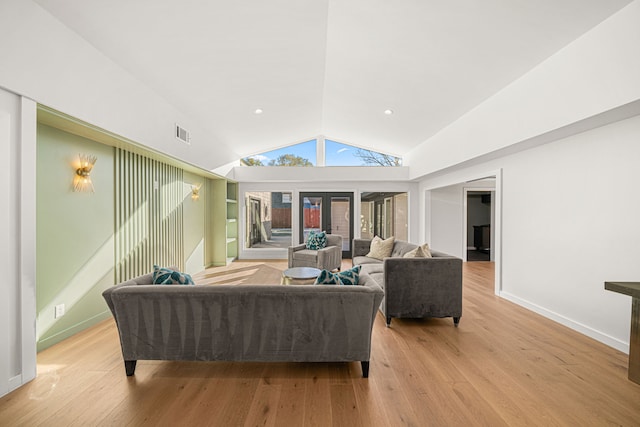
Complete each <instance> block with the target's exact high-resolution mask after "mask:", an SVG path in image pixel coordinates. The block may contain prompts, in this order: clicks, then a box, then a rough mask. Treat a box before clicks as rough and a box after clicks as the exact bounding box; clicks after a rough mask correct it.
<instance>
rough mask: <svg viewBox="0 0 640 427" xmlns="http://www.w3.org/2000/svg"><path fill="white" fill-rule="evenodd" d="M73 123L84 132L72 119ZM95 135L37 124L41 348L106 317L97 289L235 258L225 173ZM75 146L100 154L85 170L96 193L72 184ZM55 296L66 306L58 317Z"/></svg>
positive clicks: (234, 227)
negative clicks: (158, 269) (196, 191)
mask: <svg viewBox="0 0 640 427" xmlns="http://www.w3.org/2000/svg"><path fill="white" fill-rule="evenodd" d="M43 117H46V116H43ZM61 123H62V124H63V125H65V124H66V123H67V122H61ZM54 126H55V124H54ZM71 128H72V129H74V130H76V131H81V132H84V131H86V128H85V127H82V126H80V125H78V124H73V126H71ZM65 129H66V128H65ZM67 130H68V129H67ZM72 132H73V130H72ZM94 134H95V135H87V134H85V136H89V138H93V137H94V136H95V137H96V139H98V140H100V141H101V142H97V141H94V140H92V139H89V138H87V137H85V136H80V135H78V134H76V133H69V132H66V131H64V130H61V129H58V128H57V127H53V126H49V125H47V124H43V123H39V124H38V134H37V159H36V169H37V170H36V180H37V182H36V187H37V190H36V191H37V194H36V203H37V214H36V223H37V226H36V257H37V259H36V274H37V277H36V305H37V312H38V315H37V319H36V330H37V339H38V343H37V348H38V351H41V350H44V349H45V348H47V347H49V346H51V345H54V344H56V343H58V342H60V341H62V340H64V339H66V338H68V337H70V336H72V335H74V334H76V333H78V332H80V331H82V330H83V329H86V328H88V327H90V326H93V325H94V324H96V323H98V322H100V321H102V320H104V319H107V318H110V317H111V312H110V311H109V309H108V307H107V305H106V303H105V302H104V299H103V298H102V292H103V291H104V290H105V289H107V288H108V287H110V286H113V285H114V284H115V283H117V282H119V281H121V280H127V279H128V278H130V277H135V276H137V275H141V274H144V273H146V272H149V271H151V267H152V265H153V264H159V265H163V266H170V265H175V266H177V267H178V268H181V269H184V270H185V271H186V272H188V273H190V274H194V273H198V272H200V271H202V270H204V269H205V268H206V267H210V266H211V265H214V264H216V265H224V263H225V261H226V260H227V259H228V258H229V259H230V258H232V257H235V256H237V249H235V246H234V243H233V242H231V243H229V241H230V240H233V239H230V238H229V237H230V236H237V224H236V222H235V221H232V222H228V221H227V217H228V216H229V215H231V217H232V218H234V219H235V218H237V212H236V211H235V209H237V208H236V206H235V202H233V203H232V208H233V209H231V210H230V211H228V209H227V206H228V204H229V202H227V198H229V197H232V198H235V197H236V196H235V194H233V195H231V196H229V195H228V194H227V192H228V191H227V190H228V189H227V180H226V179H224V178H212V177H210V176H207V175H210V173H209V172H207V171H203V175H204V176H202V175H198V174H197V173H196V172H194V170H193V169H194V168H193V167H190V166H189V165H184V164H182V167H181V166H179V164H178V163H177V162H176V161H175V160H172V159H168V160H166V161H165V160H163V159H161V158H160V156H159V155H158V154H157V153H155V154H154V153H148V154H143V153H142V152H141V150H140V149H139V148H136V147H133V148H132V149H133V150H136V151H137V153H134V152H133V151H128V147H127V148H123V146H118V147H115V146H113V145H110V144H109V143H103V142H104V141H102V140H101V139H100V138H101V137H102V136H104V135H105V134H103V133H101V132H99V131H95V132H94ZM79 154H87V155H93V156H96V157H97V159H98V160H97V162H96V164H95V167H94V168H93V171H92V172H91V178H92V181H93V185H94V187H95V193H91V192H74V191H73V178H74V176H75V171H76V169H77V168H78V163H79V159H78V155H79ZM169 163H171V164H169ZM183 168H184V169H183ZM192 185H202V186H201V188H200V197H199V199H198V200H193V199H192V197H191V194H192V193H191V188H192ZM231 188H232V189H234V191H235V183H232V184H231ZM214 189H215V190H214ZM227 222H228V224H226V223H227ZM230 248H231V250H230ZM119 278H120V279H121V280H119ZM58 304H64V305H65V311H66V312H65V314H64V315H63V316H61V317H59V318H57V319H56V318H55V306H56V305H58ZM114 344H115V343H114Z"/></svg>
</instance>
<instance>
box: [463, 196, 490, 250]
mask: <svg viewBox="0 0 640 427" xmlns="http://www.w3.org/2000/svg"><path fill="white" fill-rule="evenodd" d="M494 193H495V191H494V190H493V189H465V202H466V208H465V213H466V221H465V223H466V230H465V237H466V245H465V246H466V256H467V259H466V260H467V261H492V260H493V256H492V249H491V248H492V247H493V245H492V242H493V239H494V236H493V227H492V224H493V222H494V219H493V218H494V210H493V203H492V200H493V198H494Z"/></svg>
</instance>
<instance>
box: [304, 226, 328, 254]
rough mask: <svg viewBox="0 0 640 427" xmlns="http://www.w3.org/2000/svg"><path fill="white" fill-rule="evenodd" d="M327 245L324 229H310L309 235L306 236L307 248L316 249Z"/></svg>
mask: <svg viewBox="0 0 640 427" xmlns="http://www.w3.org/2000/svg"><path fill="white" fill-rule="evenodd" d="M326 246H327V233H325V232H324V231H320V232H317V231H310V232H309V237H307V243H306V247H307V249H311V250H314V251H317V250H318V249H322V248H324V247H326Z"/></svg>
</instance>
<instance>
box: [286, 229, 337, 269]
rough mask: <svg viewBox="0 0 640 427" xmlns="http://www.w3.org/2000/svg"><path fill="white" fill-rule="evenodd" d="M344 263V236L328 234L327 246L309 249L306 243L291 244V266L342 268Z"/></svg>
mask: <svg viewBox="0 0 640 427" xmlns="http://www.w3.org/2000/svg"><path fill="white" fill-rule="evenodd" d="M341 264H342V236H339V235H337V234H327V246H326V247H324V248H322V249H319V250H317V251H316V250H312V249H307V247H306V245H305V244H304V243H302V244H300V245H296V246H289V268H291V267H315V268H319V269H321V270H335V269H338V270H340V266H341Z"/></svg>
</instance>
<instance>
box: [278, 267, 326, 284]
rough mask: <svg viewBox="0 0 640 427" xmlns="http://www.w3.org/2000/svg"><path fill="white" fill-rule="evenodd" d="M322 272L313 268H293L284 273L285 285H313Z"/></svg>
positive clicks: (283, 282)
mask: <svg viewBox="0 0 640 427" xmlns="http://www.w3.org/2000/svg"><path fill="white" fill-rule="evenodd" d="M321 271H322V270H320V269H318V268H313V267H293V268H287V269H286V270H285V271H283V272H282V281H281V282H280V283H281V284H283V285H313V282H315V281H316V278H317V277H318V275H319V274H320V272H321Z"/></svg>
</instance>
